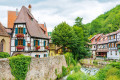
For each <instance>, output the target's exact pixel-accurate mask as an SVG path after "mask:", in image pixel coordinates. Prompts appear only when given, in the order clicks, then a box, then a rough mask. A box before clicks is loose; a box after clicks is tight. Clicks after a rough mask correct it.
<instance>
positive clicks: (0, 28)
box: [0, 23, 9, 36]
mask: <svg viewBox="0 0 120 80" xmlns="http://www.w3.org/2000/svg"><path fill="white" fill-rule="evenodd" d="M0 36H9V35H8V33H7V32H6V30H5V28H4V27H3V25H2V24H1V23H0Z"/></svg>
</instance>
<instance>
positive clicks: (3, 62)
mask: <svg viewBox="0 0 120 80" xmlns="http://www.w3.org/2000/svg"><path fill="white" fill-rule="evenodd" d="M13 79H14V77H13V76H12V74H11V70H10V65H9V60H8V59H7V58H4V59H0V80H13Z"/></svg>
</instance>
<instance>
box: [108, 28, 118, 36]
mask: <svg viewBox="0 0 120 80" xmlns="http://www.w3.org/2000/svg"><path fill="white" fill-rule="evenodd" d="M119 32H120V29H119V30H117V31H115V32H112V33H109V35H114V34H117V33H119Z"/></svg>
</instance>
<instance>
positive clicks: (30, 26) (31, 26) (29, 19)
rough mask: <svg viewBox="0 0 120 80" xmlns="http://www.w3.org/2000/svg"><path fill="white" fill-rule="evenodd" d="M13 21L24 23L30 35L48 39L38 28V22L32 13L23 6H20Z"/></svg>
mask: <svg viewBox="0 0 120 80" xmlns="http://www.w3.org/2000/svg"><path fill="white" fill-rule="evenodd" d="M14 23H26V28H27V30H28V33H29V34H30V35H31V37H37V38H45V39H49V38H48V37H47V36H46V35H45V34H44V32H43V31H42V29H41V28H40V26H39V24H38V22H37V21H36V20H35V18H34V17H33V15H32V14H31V13H30V11H29V10H28V9H27V8H26V7H25V6H22V8H21V10H20V12H19V14H18V17H17V18H16V20H15V22H14Z"/></svg>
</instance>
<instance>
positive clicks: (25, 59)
mask: <svg viewBox="0 0 120 80" xmlns="http://www.w3.org/2000/svg"><path fill="white" fill-rule="evenodd" d="M30 62H31V57H30V56H24V55H17V56H13V57H10V58H9V64H10V67H11V73H12V75H13V76H14V77H15V80H25V78H26V74H27V72H28V66H29V65H30Z"/></svg>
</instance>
